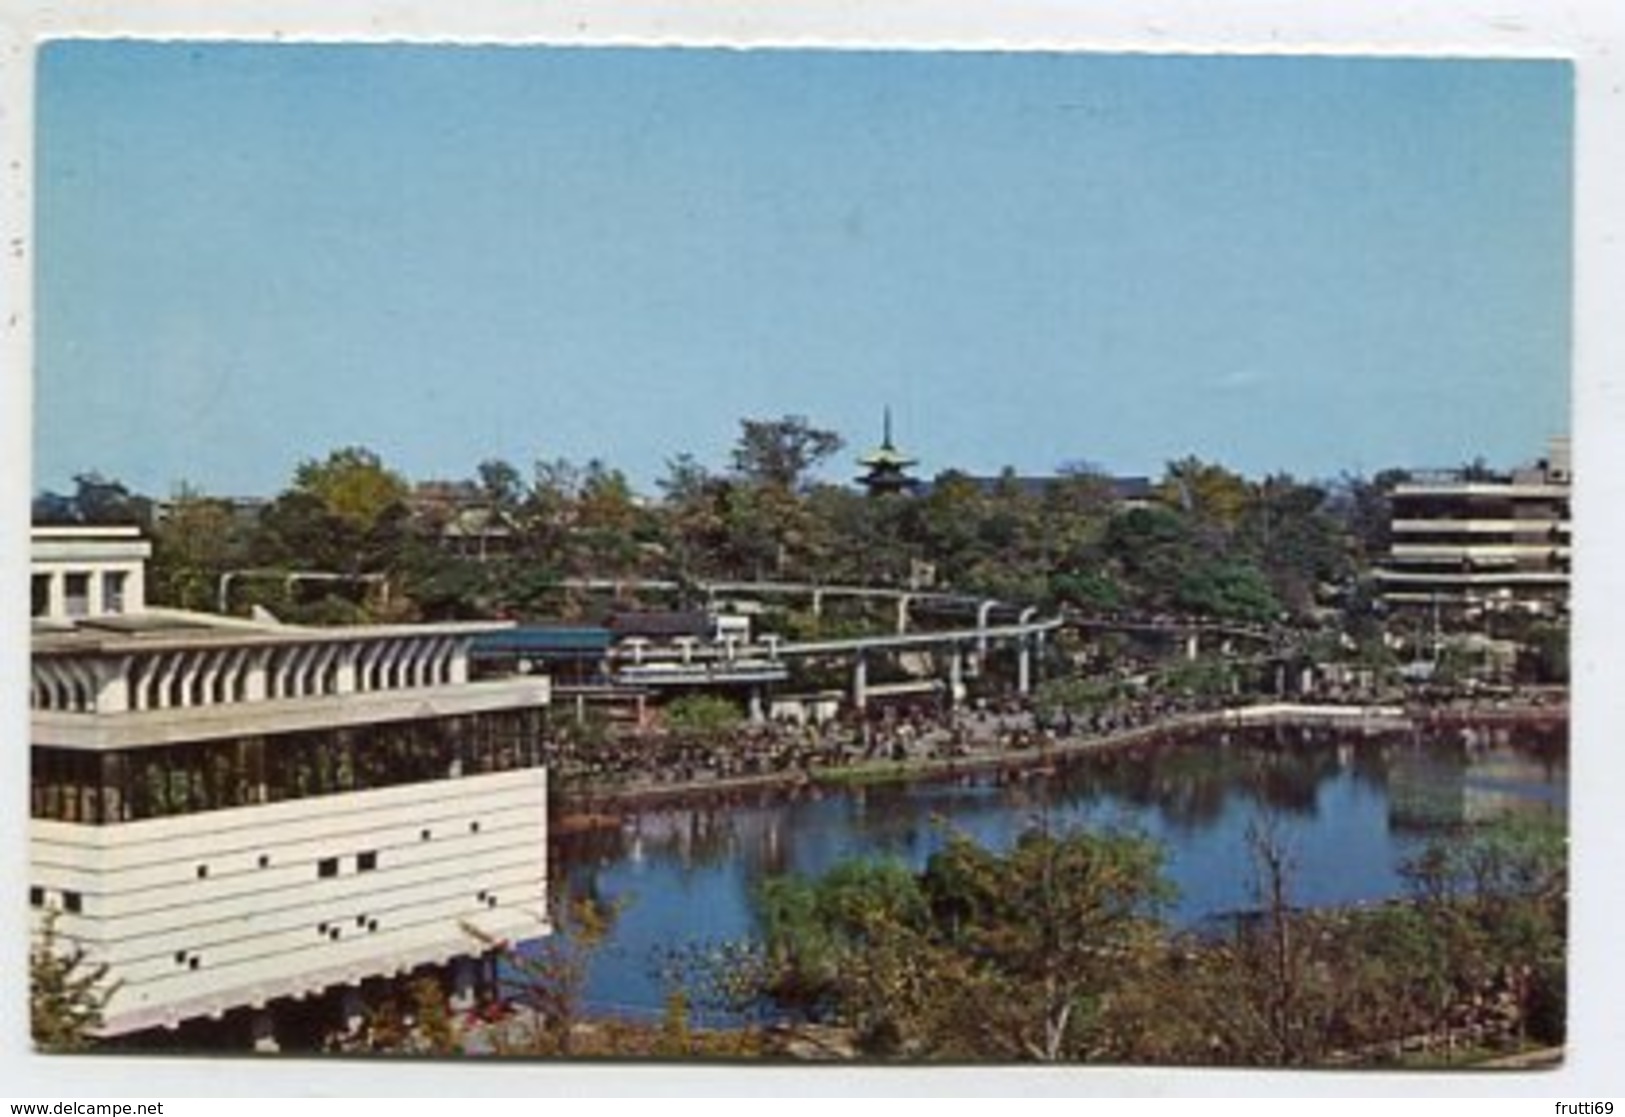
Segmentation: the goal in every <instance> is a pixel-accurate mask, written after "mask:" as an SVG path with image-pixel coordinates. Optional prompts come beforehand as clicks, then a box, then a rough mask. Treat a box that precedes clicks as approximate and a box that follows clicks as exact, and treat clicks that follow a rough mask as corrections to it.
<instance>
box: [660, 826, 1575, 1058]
mask: <svg viewBox="0 0 1625 1117" xmlns="http://www.w3.org/2000/svg"><path fill="white" fill-rule="evenodd" d="M1247 842H1248V852H1249V854H1250V856H1251V857H1252V858H1253V861H1254V864H1255V867H1256V871H1255V895H1256V898H1257V906H1256V908H1255V909H1254V910H1252V911H1249V912H1246V913H1241V914H1238V915H1236V916H1235V917H1234V918H1233V919H1232V921H1231V922H1230V924H1229V925H1228V926H1226V927H1222V928H1219V929H1209V930H1208V931H1207V932H1205V933H1193V932H1176V931H1174V930H1173V929H1171V928H1170V927H1169V926H1168V925H1167V924H1166V923H1165V922H1164V921H1163V918H1162V913H1163V911H1164V910H1165V906H1166V904H1167V902H1168V901H1169V899H1170V898H1171V896H1172V886H1171V885H1170V884H1169V883H1168V881H1167V879H1166V878H1165V876H1164V875H1163V873H1162V851H1161V849H1160V847H1159V846H1157V845H1156V844H1155V843H1153V842H1151V841H1150V840H1148V839H1146V838H1143V837H1139V836H1135V835H1130V834H1121V833H1118V834H1113V833H1088V832H1081V831H1079V832H1066V833H1055V832H1050V831H1047V830H1045V829H1042V828H1034V829H1032V830H1030V831H1029V832H1028V833H1027V834H1025V835H1024V836H1023V837H1022V838H1021V839H1020V840H1018V842H1017V843H1016V845H1015V846H1014V847H1013V848H1012V849H1010V850H1009V851H1008V852H1004V853H998V852H994V851H992V850H989V849H987V848H985V847H982V846H980V845H978V844H976V843H975V842H973V841H972V840H970V839H968V838H966V837H964V836H961V835H952V836H950V837H949V839H948V841H947V842H946V844H945V846H944V848H943V849H942V850H941V851H940V852H939V853H937V854H935V855H934V856H933V857H932V858H931V859H930V860H929V862H928V863H927V865H926V866H925V868H924V869H923V870H921V871H919V872H913V871H910V870H909V869H907V868H906V867H904V866H902V865H900V864H897V863H894V862H876V861H852V862H847V863H844V864H842V865H839V866H837V867H836V868H834V869H832V870H831V871H829V872H828V873H826V874H824V875H822V876H819V877H814V878H808V877H785V878H778V879H775V880H773V881H771V882H769V883H768V884H767V885H766V886H765V887H764V889H763V890H762V894H761V901H760V914H761V920H762V925H763V928H764V931H763V939H762V941H761V942H760V943H759V944H754V945H753V946H752V947H751V948H749V949H745V950H741V949H739V948H738V947H733V948H727V949H722V950H718V951H716V952H715V953H714V954H713V955H712V956H711V961H710V962H709V964H708V965H700V966H693V965H691V966H689V967H688V969H687V970H686V971H682V972H686V973H687V974H689V975H690V978H689V982H690V983H689V985H688V986H685V987H683V988H682V996H683V997H684V998H685V1002H686V999H687V998H690V997H696V996H698V997H700V998H701V999H702V1000H703V999H705V998H706V997H709V998H711V1000H712V1001H713V1002H715V1003H719V1004H722V1005H725V1006H727V1007H730V1008H732V1009H733V1010H734V1011H736V1012H748V1011H751V1010H755V1011H756V1012H758V1013H759V1014H760V1013H763V1012H764V1011H765V1013H766V1014H767V1015H768V1016H772V1015H773V1014H784V1013H789V1014H791V1015H792V1016H793V1017H794V1018H797V1019H800V1020H803V1021H810V1022H813V1023H820V1024H822V1025H824V1026H826V1027H829V1028H834V1029H838V1031H839V1033H840V1034H841V1035H842V1036H843V1042H844V1044H845V1045H846V1046H845V1050H846V1052H847V1053H848V1054H850V1055H851V1056H854V1057H859V1058H870V1059H877V1058H878V1059H905V1060H946V1061H987V1060H994V1061H1033V1060H1036V1061H1045V1062H1053V1061H1065V1062H1092V1063H1119V1064H1160V1065H1196V1066H1338V1065H1343V1066H1364V1065H1395V1064H1411V1065H1439V1064H1450V1063H1453V1062H1460V1061H1463V1060H1471V1059H1474V1058H1482V1057H1484V1056H1485V1055H1487V1054H1489V1053H1493V1052H1497V1051H1504V1050H1507V1049H1512V1048H1520V1047H1527V1046H1531V1045H1543V1046H1544V1045H1555V1044H1560V1043H1562V1041H1563V1038H1564V1021H1565V1011H1566V993H1565V972H1566V971H1565V944H1566V940H1567V908H1566V904H1567V872H1566V852H1565V847H1564V838H1563V834H1562V830H1561V827H1560V825H1558V824H1555V823H1547V822H1543V821H1542V822H1529V821H1523V820H1510V821H1506V822H1501V823H1497V824H1494V825H1490V826H1485V827H1480V828H1476V829H1471V830H1467V831H1463V832H1460V833H1457V834H1454V835H1450V836H1447V837H1443V838H1440V839H1439V840H1436V841H1434V842H1433V843H1432V844H1430V845H1429V846H1428V847H1427V848H1426V850H1425V851H1424V852H1422V853H1421V854H1419V855H1418V856H1417V857H1415V858H1414V859H1412V860H1411V861H1410V862H1409V863H1408V864H1407V865H1406V866H1405V867H1404V870H1403V872H1404V876H1405V878H1406V881H1407V883H1408V886H1409V894H1408V895H1407V896H1406V897H1404V898H1403V899H1399V900H1395V901H1391V902H1388V903H1383V904H1379V905H1375V906H1369V907H1358V908H1349V909H1323V910H1303V909H1299V908H1297V907H1296V906H1295V905H1294V904H1293V902H1292V887H1293V881H1292V860H1291V850H1290V848H1289V846H1288V845H1287V844H1286V843H1285V842H1284V841H1283V839H1282V837H1281V835H1280V833H1279V832H1278V831H1277V830H1275V829H1274V828H1273V827H1271V826H1270V825H1269V824H1268V823H1267V822H1266V823H1265V824H1263V825H1261V826H1258V827H1255V828H1254V829H1253V830H1251V831H1250V832H1249V834H1248V837H1247ZM695 973H699V974H701V975H707V976H708V978H709V980H708V981H702V982H700V983H698V985H696V984H695V983H694V982H693V978H692V975H693V974H695ZM696 989H698V990H699V992H695V990H696Z"/></svg>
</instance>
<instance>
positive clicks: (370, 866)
mask: <svg viewBox="0 0 1625 1117" xmlns="http://www.w3.org/2000/svg"><path fill="white" fill-rule="evenodd" d="M355 867H356V871H357V872H360V873H370V872H372V871H373V870H374V869H376V868H377V867H378V852H377V851H376V850H368V851H367V852H366V853H358V854H356V859H355Z"/></svg>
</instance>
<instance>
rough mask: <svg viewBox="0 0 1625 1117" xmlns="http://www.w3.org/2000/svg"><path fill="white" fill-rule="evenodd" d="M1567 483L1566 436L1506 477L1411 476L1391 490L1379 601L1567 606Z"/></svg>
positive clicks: (1550, 609) (1461, 473) (1466, 607)
mask: <svg viewBox="0 0 1625 1117" xmlns="http://www.w3.org/2000/svg"><path fill="white" fill-rule="evenodd" d="M1570 483H1571V472H1570V456H1569V443H1568V439H1566V438H1557V439H1553V440H1552V442H1551V445H1550V447H1549V449H1548V453H1547V456H1546V457H1545V458H1543V459H1541V460H1540V461H1537V462H1535V463H1533V464H1531V465H1528V466H1524V467H1521V468H1518V469H1514V470H1512V471H1510V472H1506V473H1496V472H1492V471H1489V470H1483V469H1470V470H1449V471H1431V472H1416V473H1412V474H1411V475H1410V477H1409V479H1408V480H1406V481H1404V482H1402V483H1400V484H1398V485H1396V486H1395V487H1394V490H1393V492H1392V493H1391V494H1390V499H1391V502H1392V511H1391V519H1390V524H1389V534H1390V546H1389V554H1388V556H1387V558H1386V560H1385V561H1384V562H1383V564H1382V567H1381V569H1379V571H1378V578H1379V579H1380V582H1381V585H1382V595H1383V598H1384V600H1386V601H1387V602H1388V603H1389V604H1390V605H1393V606H1428V607H1432V608H1438V609H1448V610H1451V611H1460V612H1465V613H1468V614H1473V613H1482V612H1485V611H1497V610H1524V611H1528V612H1538V613H1561V612H1563V611H1566V609H1567V607H1568V589H1569V554H1570V523H1569V488H1570Z"/></svg>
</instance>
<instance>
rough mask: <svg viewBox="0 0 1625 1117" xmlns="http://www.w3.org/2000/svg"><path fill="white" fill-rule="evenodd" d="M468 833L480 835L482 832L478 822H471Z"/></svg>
mask: <svg viewBox="0 0 1625 1117" xmlns="http://www.w3.org/2000/svg"><path fill="white" fill-rule="evenodd" d="M468 832H469V833H470V834H478V833H479V832H480V824H479V823H478V822H470V823H469V824H468Z"/></svg>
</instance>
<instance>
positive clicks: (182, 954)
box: [175, 950, 186, 966]
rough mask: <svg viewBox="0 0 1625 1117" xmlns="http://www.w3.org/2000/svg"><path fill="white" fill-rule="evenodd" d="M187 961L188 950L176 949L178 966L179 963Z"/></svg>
mask: <svg viewBox="0 0 1625 1117" xmlns="http://www.w3.org/2000/svg"><path fill="white" fill-rule="evenodd" d="M185 962H186V951H184V950H177V951H175V964H176V965H177V966H179V965H183V964H184V963H185Z"/></svg>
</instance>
